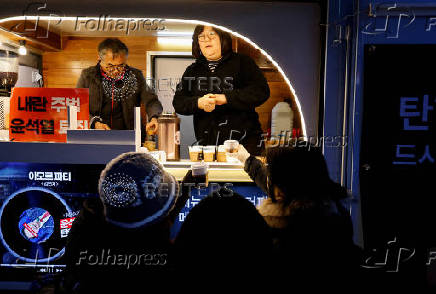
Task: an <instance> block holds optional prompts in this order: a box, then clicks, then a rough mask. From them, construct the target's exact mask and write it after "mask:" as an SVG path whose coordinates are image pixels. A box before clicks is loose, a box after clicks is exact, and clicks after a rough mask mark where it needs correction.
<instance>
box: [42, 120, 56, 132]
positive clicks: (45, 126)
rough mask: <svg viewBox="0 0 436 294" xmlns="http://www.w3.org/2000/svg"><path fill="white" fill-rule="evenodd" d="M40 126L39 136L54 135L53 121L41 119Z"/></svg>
mask: <svg viewBox="0 0 436 294" xmlns="http://www.w3.org/2000/svg"><path fill="white" fill-rule="evenodd" d="M40 124H41V134H43V135H53V134H54V120H53V119H51V120H48V119H42V120H40Z"/></svg>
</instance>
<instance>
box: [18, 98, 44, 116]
mask: <svg viewBox="0 0 436 294" xmlns="http://www.w3.org/2000/svg"><path fill="white" fill-rule="evenodd" d="M21 99H22V97H21V96H18V110H24V111H32V112H46V111H47V98H46V97H39V96H26V97H25V98H24V106H23V105H22V103H21Z"/></svg>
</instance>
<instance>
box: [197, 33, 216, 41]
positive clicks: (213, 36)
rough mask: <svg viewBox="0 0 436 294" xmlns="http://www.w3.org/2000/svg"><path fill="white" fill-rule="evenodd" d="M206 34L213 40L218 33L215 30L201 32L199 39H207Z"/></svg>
mask: <svg viewBox="0 0 436 294" xmlns="http://www.w3.org/2000/svg"><path fill="white" fill-rule="evenodd" d="M206 36H207V37H208V38H209V40H213V39H215V38H216V33H215V32H209V33H206V34H200V35H198V41H200V42H204V41H206Z"/></svg>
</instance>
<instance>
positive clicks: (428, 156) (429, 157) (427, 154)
mask: <svg viewBox="0 0 436 294" xmlns="http://www.w3.org/2000/svg"><path fill="white" fill-rule="evenodd" d="M424 161H428V162H430V163H434V157H433V156H432V155H431V151H430V145H425V150H424V154H423V155H422V157H421V158H420V159H419V160H418V162H419V163H421V164H422V163H423V162H424Z"/></svg>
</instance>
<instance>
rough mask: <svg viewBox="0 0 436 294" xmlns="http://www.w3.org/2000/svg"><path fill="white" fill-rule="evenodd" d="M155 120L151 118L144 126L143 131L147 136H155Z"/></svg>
mask: <svg viewBox="0 0 436 294" xmlns="http://www.w3.org/2000/svg"><path fill="white" fill-rule="evenodd" d="M158 125H159V124H158V123H157V119H156V118H155V117H153V118H152V119H151V121H150V122H149V123H148V124H147V125H146V126H145V130H146V132H147V134H148V135H155V134H156V133H157V127H158Z"/></svg>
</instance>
